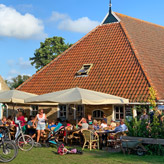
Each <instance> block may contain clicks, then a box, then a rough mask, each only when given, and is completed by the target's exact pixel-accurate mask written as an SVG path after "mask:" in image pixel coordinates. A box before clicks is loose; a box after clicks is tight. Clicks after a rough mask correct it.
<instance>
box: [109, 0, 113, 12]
mask: <svg viewBox="0 0 164 164" xmlns="http://www.w3.org/2000/svg"><path fill="white" fill-rule="evenodd" d="M111 12H112V0H109V14H111Z"/></svg>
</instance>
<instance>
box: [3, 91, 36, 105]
mask: <svg viewBox="0 0 164 164" xmlns="http://www.w3.org/2000/svg"><path fill="white" fill-rule="evenodd" d="M34 96H36V95H35V94H32V93H27V92H23V91H19V90H9V91H2V92H0V103H20V104H22V103H24V100H25V99H27V98H30V97H34Z"/></svg>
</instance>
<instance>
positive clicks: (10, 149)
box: [0, 141, 18, 162]
mask: <svg viewBox="0 0 164 164" xmlns="http://www.w3.org/2000/svg"><path fill="white" fill-rule="evenodd" d="M17 154H18V148H17V146H16V145H15V144H14V143H13V142H12V141H4V142H3V144H2V145H1V148H0V162H10V161H12V160H13V159H14V158H15V157H16V156H17Z"/></svg>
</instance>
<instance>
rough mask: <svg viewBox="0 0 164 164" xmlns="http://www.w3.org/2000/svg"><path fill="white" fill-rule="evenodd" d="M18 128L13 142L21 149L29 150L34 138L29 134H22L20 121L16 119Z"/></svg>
mask: <svg viewBox="0 0 164 164" xmlns="http://www.w3.org/2000/svg"><path fill="white" fill-rule="evenodd" d="M16 124H18V129H17V132H16V135H15V143H16V144H17V145H18V147H19V148H20V149H21V150H22V151H30V150H31V149H32V148H33V146H34V140H33V139H32V137H31V136H29V135H27V134H24V133H23V131H22V127H21V122H20V121H18V120H17V122H16Z"/></svg>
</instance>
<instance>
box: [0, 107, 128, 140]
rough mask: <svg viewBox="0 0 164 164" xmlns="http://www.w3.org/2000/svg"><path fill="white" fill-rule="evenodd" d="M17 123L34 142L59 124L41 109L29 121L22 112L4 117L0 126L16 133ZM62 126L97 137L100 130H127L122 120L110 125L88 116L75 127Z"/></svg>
mask: <svg viewBox="0 0 164 164" xmlns="http://www.w3.org/2000/svg"><path fill="white" fill-rule="evenodd" d="M18 121H20V123H21V127H22V128H23V129H24V130H25V132H26V133H27V134H29V135H30V136H31V137H32V138H33V139H36V142H39V140H40V137H42V136H44V134H45V131H50V130H54V129H55V128H56V126H57V125H58V124H59V123H61V120H60V119H57V121H56V122H55V121H54V120H47V117H46V114H45V113H44V112H43V110H42V109H41V110H39V112H38V114H37V115H36V116H35V117H34V116H30V117H29V119H27V117H26V116H24V115H23V113H22V112H18V113H17V115H16V117H15V118H14V117H11V116H9V117H8V118H6V117H5V116H4V117H3V119H2V120H0V126H4V125H5V126H10V127H12V128H13V127H15V129H16V131H17V128H18V125H17V122H18ZM62 124H63V126H65V129H73V128H76V129H77V130H84V129H86V130H91V131H92V132H93V133H94V135H97V132H96V131H101V130H112V131H113V132H118V131H126V130H127V127H126V125H125V124H124V122H123V120H121V121H120V122H114V121H111V123H110V124H107V118H106V116H105V115H104V116H103V119H102V120H101V121H100V120H99V121H97V120H93V119H92V116H91V115H88V117H87V119H86V118H82V119H81V120H80V121H79V122H78V124H77V125H72V124H70V123H69V122H68V121H65V122H62ZM64 136H66V132H64Z"/></svg>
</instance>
